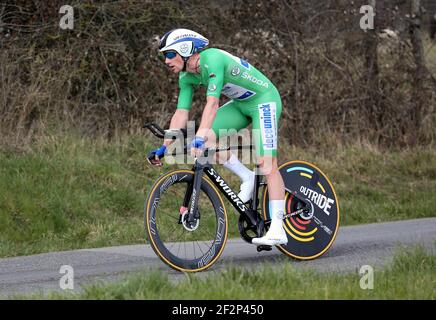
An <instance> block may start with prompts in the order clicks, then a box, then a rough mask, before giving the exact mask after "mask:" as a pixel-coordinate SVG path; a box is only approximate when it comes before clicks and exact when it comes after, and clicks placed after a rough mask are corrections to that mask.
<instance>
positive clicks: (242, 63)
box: [219, 49, 251, 70]
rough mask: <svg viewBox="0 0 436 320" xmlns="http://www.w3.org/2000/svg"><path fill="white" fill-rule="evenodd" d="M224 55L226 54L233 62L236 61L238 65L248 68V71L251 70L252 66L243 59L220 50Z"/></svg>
mask: <svg viewBox="0 0 436 320" xmlns="http://www.w3.org/2000/svg"><path fill="white" fill-rule="evenodd" d="M219 50H220V51H221V52H222V53H224V54H225V55H226V56H228V57H230V58H232V59H233V60H235V61H236V62H237V63H239V64H240V65H242V66H244V68H247V69H248V70H250V69H251V67H250V64H249V63H248V62H247V61H246V60H244V59H241V58H238V57H235V56H234V55H233V54H230V53H228V52H227V51H224V50H221V49H219Z"/></svg>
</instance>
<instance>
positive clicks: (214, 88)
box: [207, 84, 216, 92]
mask: <svg viewBox="0 0 436 320" xmlns="http://www.w3.org/2000/svg"><path fill="white" fill-rule="evenodd" d="M207 90H209V91H211V92H214V91H215V90H216V85H214V84H210V85H209V87H207Z"/></svg>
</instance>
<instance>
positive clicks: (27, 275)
mask: <svg viewBox="0 0 436 320" xmlns="http://www.w3.org/2000/svg"><path fill="white" fill-rule="evenodd" d="M416 245H422V246H423V247H424V248H426V249H427V250H429V251H430V252H432V253H433V254H436V218H426V219H417V220H407V221H398V222H388V223H377V224H366V225H358V226H349V227H341V228H340V230H339V233H338V236H337V238H336V240H335V242H334V243H333V245H332V247H331V248H330V250H329V251H328V252H327V253H325V254H324V255H323V256H322V257H320V258H318V259H316V260H312V261H295V260H293V259H291V258H288V257H286V256H284V255H283V254H282V253H280V252H279V251H278V250H277V249H275V248H274V249H273V250H272V251H270V252H265V251H263V252H261V253H258V252H257V251H256V247H255V246H254V245H251V244H248V243H246V242H244V241H243V240H239V239H231V240H228V242H227V245H226V248H225V250H224V252H223V254H222V256H221V258H220V259H219V260H218V261H217V263H215V265H214V266H213V267H212V268H210V269H209V270H208V271H205V272H202V273H198V274H196V275H198V276H207V275H208V274H210V273H211V272H216V271H217V270H220V269H222V268H225V267H227V266H228V265H231V264H235V265H236V264H237V265H239V266H241V265H245V266H247V267H256V264H259V263H265V262H270V263H275V264H277V263H282V264H283V263H287V264H293V265H294V266H295V267H297V268H300V267H301V268H306V269H307V268H312V269H316V270H318V271H321V272H325V271H329V272H330V271H335V272H358V270H359V269H360V267H361V266H362V265H371V266H373V267H375V268H377V267H382V266H384V265H386V264H387V263H389V262H390V261H391V260H392V257H393V255H394V253H395V252H396V250H397V249H398V248H399V247H410V246H416ZM63 265H70V266H72V267H73V269H74V290H80V288H81V286H82V285H84V284H89V283H91V282H95V281H105V282H106V281H114V280H118V279H120V278H122V277H123V276H125V275H127V274H128V273H131V272H147V270H150V269H161V270H164V271H165V272H168V274H169V275H170V276H171V277H172V278H173V279H175V280H177V279H183V278H184V275H183V274H182V273H179V272H176V271H173V270H171V269H170V268H169V267H167V266H166V265H165V264H163V263H162V262H161V261H160V260H159V259H158V258H157V256H156V255H155V253H154V252H153V250H152V249H151V247H150V246H149V245H131V246H118V247H107V248H97V249H83V250H74V251H64V252H51V253H43V254H38V255H32V256H25V257H15V258H4V259H0V297H3V298H5V297H7V296H10V295H13V294H31V293H47V292H48V291H51V290H56V291H61V289H60V285H59V284H60V279H61V277H62V276H63V274H61V273H60V268H61V266H63Z"/></svg>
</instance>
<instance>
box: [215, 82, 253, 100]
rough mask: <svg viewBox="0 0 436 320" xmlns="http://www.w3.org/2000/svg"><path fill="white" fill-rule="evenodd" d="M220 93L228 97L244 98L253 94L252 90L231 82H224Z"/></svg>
mask: <svg viewBox="0 0 436 320" xmlns="http://www.w3.org/2000/svg"><path fill="white" fill-rule="evenodd" d="M221 93H222V94H223V95H225V96H226V97H228V98H230V99H238V100H244V99H248V98H249V97H252V96H254V95H255V94H256V93H255V92H254V91H251V90H248V89H245V88H243V87H240V86H238V85H236V84H233V83H226V84H225V85H224V86H223V89H222V90H221Z"/></svg>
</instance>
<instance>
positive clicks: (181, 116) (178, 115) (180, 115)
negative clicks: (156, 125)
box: [163, 109, 189, 147]
mask: <svg viewBox="0 0 436 320" xmlns="http://www.w3.org/2000/svg"><path fill="white" fill-rule="evenodd" d="M188 118H189V110H186V109H177V110H176V112H174V114H173V117H172V118H171V122H170V129H182V128H186V124H187V123H188ZM173 142H174V141H173V140H171V139H165V140H164V143H163V144H164V145H165V146H166V147H168V146H169V145H170V144H171V143H173Z"/></svg>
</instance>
